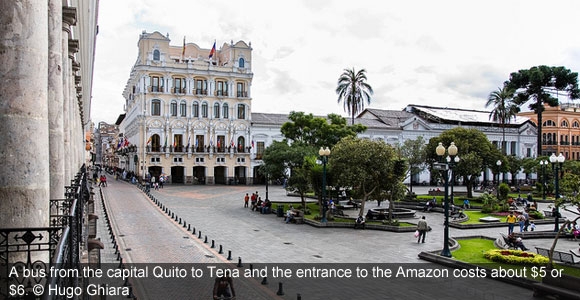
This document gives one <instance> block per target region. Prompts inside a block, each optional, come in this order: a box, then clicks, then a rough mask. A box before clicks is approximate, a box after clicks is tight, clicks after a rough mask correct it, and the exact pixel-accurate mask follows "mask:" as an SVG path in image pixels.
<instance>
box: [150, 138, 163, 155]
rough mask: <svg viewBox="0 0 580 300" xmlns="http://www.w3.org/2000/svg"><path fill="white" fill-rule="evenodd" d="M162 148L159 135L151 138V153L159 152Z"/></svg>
mask: <svg viewBox="0 0 580 300" xmlns="http://www.w3.org/2000/svg"><path fill="white" fill-rule="evenodd" d="M160 148H161V142H160V138H159V135H157V134H154V135H152V136H151V151H153V152H159V150H160Z"/></svg>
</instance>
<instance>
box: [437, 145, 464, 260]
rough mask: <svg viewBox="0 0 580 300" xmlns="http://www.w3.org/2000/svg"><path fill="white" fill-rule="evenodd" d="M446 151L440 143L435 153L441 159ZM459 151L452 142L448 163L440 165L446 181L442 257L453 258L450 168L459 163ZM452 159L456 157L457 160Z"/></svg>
mask: <svg viewBox="0 0 580 300" xmlns="http://www.w3.org/2000/svg"><path fill="white" fill-rule="evenodd" d="M445 150H446V149H445V147H444V146H443V143H439V146H437V148H435V152H436V153H437V155H438V156H439V157H440V158H441V159H442V158H443V156H444V155H445V152H446V151H445ZM457 151H458V149H457V146H455V143H454V142H451V145H450V146H449V148H447V153H448V154H449V156H447V158H446V161H447V163H442V164H440V165H439V166H440V168H441V169H442V170H443V171H444V173H443V174H444V176H443V177H444V179H445V228H444V234H443V250H442V251H441V256H445V257H451V251H450V250H449V196H448V194H449V193H448V191H449V169H450V167H451V169H452V168H453V165H454V164H453V163H452V161H454V162H456V163H457V162H459V157H455V156H456V155H457ZM452 157H455V159H453V158H452ZM452 171H453V170H452Z"/></svg>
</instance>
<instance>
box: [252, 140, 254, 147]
mask: <svg viewBox="0 0 580 300" xmlns="http://www.w3.org/2000/svg"><path fill="white" fill-rule="evenodd" d="M252 148H254V140H252Z"/></svg>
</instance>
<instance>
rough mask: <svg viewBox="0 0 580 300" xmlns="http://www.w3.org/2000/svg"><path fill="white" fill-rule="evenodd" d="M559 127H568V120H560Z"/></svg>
mask: <svg viewBox="0 0 580 300" xmlns="http://www.w3.org/2000/svg"><path fill="white" fill-rule="evenodd" d="M560 127H568V121H566V120H564V121H562V123H560Z"/></svg>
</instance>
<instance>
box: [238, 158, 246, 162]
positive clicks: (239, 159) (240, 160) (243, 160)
mask: <svg viewBox="0 0 580 300" xmlns="http://www.w3.org/2000/svg"><path fill="white" fill-rule="evenodd" d="M238 162H239V163H245V162H246V158H245V157H238Z"/></svg>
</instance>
